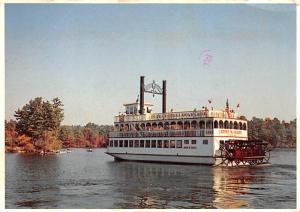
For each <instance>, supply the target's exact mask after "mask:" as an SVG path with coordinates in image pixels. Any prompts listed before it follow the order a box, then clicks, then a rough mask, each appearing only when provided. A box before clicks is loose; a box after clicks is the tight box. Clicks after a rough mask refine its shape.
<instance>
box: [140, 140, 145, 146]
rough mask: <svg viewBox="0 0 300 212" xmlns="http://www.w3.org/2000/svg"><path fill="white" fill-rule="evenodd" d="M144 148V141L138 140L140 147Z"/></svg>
mask: <svg viewBox="0 0 300 212" xmlns="http://www.w3.org/2000/svg"><path fill="white" fill-rule="evenodd" d="M144 146H145V141H144V140H140V147H141V148H144Z"/></svg>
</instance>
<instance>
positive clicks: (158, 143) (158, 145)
mask: <svg viewBox="0 0 300 212" xmlns="http://www.w3.org/2000/svg"><path fill="white" fill-rule="evenodd" d="M157 148H162V140H157Z"/></svg>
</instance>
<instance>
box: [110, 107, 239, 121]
mask: <svg viewBox="0 0 300 212" xmlns="http://www.w3.org/2000/svg"><path fill="white" fill-rule="evenodd" d="M198 118H226V119H242V118H241V117H240V116H239V115H238V114H236V113H235V112H233V111H223V110H208V109H203V110H194V111H182V112H167V113H146V114H143V115H140V114H120V115H118V116H115V120H114V121H115V122H134V121H160V120H174V119H176V120H178V119H198ZM242 120H244V119H242Z"/></svg>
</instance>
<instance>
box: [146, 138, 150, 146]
mask: <svg viewBox="0 0 300 212" xmlns="http://www.w3.org/2000/svg"><path fill="white" fill-rule="evenodd" d="M146 148H150V140H146Z"/></svg>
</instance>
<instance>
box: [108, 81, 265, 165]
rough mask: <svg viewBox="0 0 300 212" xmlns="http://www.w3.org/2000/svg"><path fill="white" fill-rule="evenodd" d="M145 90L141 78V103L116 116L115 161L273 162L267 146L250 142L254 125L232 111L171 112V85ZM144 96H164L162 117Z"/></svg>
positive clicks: (110, 145)
mask: <svg viewBox="0 0 300 212" xmlns="http://www.w3.org/2000/svg"><path fill="white" fill-rule="evenodd" d="M162 84H163V86H162V88H161V87H160V86H159V85H158V84H156V83H155V82H154V81H153V83H151V84H148V85H146V86H145V84H144V76H141V78H140V95H139V98H138V99H137V100H136V102H133V103H129V104H124V107H125V110H124V112H123V113H120V114H119V115H117V116H115V120H114V130H113V131H112V132H110V133H109V142H108V146H107V151H106V153H107V154H109V155H111V156H113V157H114V158H115V160H133V161H149V162H165V163H167V162H169V163H189V164H207V165H225V166H239V165H257V164H265V163H267V162H268V159H269V150H268V149H267V143H266V142H263V141H249V140H248V123H247V119H246V118H245V117H244V116H240V115H238V114H237V113H236V112H235V111H234V110H233V109H232V108H230V107H229V103H228V99H227V102H226V105H225V108H224V109H221V110H215V109H213V108H208V107H205V106H203V107H201V108H200V109H193V110H190V111H181V112H175V111H173V110H172V109H171V110H169V111H167V110H166V81H165V80H164V81H163V83H162ZM144 93H152V94H153V96H154V95H155V94H158V95H162V113H154V112H153V111H152V107H153V105H152V104H150V103H145V102H144Z"/></svg>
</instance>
